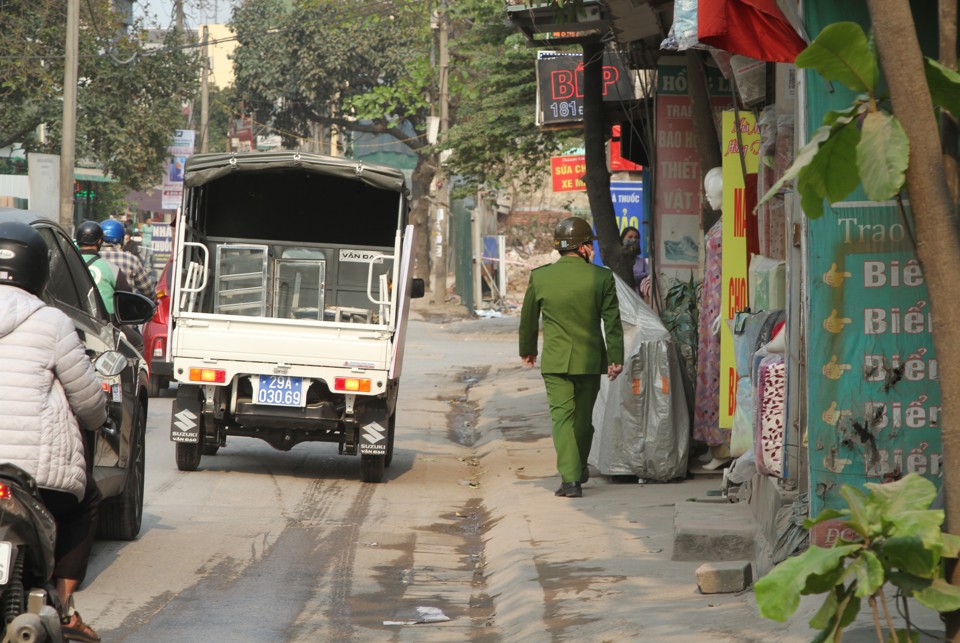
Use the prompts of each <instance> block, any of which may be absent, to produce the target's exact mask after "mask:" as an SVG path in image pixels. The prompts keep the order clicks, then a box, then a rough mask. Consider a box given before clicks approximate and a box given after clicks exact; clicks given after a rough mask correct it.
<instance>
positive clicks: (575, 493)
mask: <svg viewBox="0 0 960 643" xmlns="http://www.w3.org/2000/svg"><path fill="white" fill-rule="evenodd" d="M553 495H555V496H560V497H561V498H582V497H583V490H582V489H580V483H579V482H562V483H560V488H559V489H557V492H556V493H555V494H553Z"/></svg>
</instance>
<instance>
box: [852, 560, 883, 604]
mask: <svg viewBox="0 0 960 643" xmlns="http://www.w3.org/2000/svg"><path fill="white" fill-rule="evenodd" d="M850 569H851V570H852V571H853V573H854V574H856V577H857V588H856V596H857V598H864V597H866V596H870V595H871V594H873V593H874V592H876V591H877V590H878V589H880V588H881V587H883V583H884V572H883V565H881V564H880V561H879V559H877V557H876V555H874V553H873V552H872V551H870V550H869V549H864V550H863V551H862V552H860V556H858V557H857V558H856V559H855V560H854V561H853V562H852V563H851V564H850Z"/></svg>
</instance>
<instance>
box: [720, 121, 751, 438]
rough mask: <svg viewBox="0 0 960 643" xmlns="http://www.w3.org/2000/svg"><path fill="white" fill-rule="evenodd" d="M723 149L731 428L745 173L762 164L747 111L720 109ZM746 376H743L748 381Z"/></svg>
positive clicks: (723, 308) (746, 212)
mask: <svg viewBox="0 0 960 643" xmlns="http://www.w3.org/2000/svg"><path fill="white" fill-rule="evenodd" d="M721 122H722V126H721V127H722V129H721V133H722V135H723V136H722V139H721V140H722V141H723V143H724V145H723V206H722V212H723V219H722V220H723V223H722V241H721V244H722V247H723V256H722V259H721V268H720V271H721V278H720V280H721V284H722V286H721V287H722V293H721V296H720V322H721V323H720V414H719V421H720V428H721V429H729V428H731V427H732V426H733V414H734V412H735V411H736V409H737V380H738V374H737V364H736V359H735V356H734V351H733V331H732V330H731V326H732V323H733V317H734V315H735V314H736V313H737V312H739V311H741V310H743V309H744V308H747V307H748V306H749V305H750V304H749V302H748V300H747V296H748V289H747V268H748V264H749V258H748V257H747V216H752V209H753V208H752V205H751V204H752V203H756V181H753V182H752V188H753V191H752V194H751V193H749V191H748V189H747V183H749V181H748V180H747V177H745V176H744V169H746V173H747V174H748V175H756V173H757V170H758V169H759V165H760V130H759V129H758V128H757V121H756V119H755V118H754V117H753V114H752V113H750V112H746V111H742V112H740V121H739V122H738V121H737V119H736V115H735V113H734V111H733V110H724V112H723V119H722V121H721ZM747 375H748V374H747V373H741V374H740V376H741V377H746V376H747Z"/></svg>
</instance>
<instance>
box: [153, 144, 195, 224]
mask: <svg viewBox="0 0 960 643" xmlns="http://www.w3.org/2000/svg"><path fill="white" fill-rule="evenodd" d="M195 137H196V132H194V131H193V130H190V129H183V130H181V129H178V130H177V131H176V132H175V133H174V135H173V141H172V142H171V143H170V147H169V149H168V151H169V152H170V157H169V158H168V159H167V161H166V164H165V168H164V170H165V171H164V175H163V187H162V188H161V195H160V207H161V208H162V209H164V210H176V209H177V208H179V207H180V200H181V198H182V197H183V166H184V164H185V163H186V161H187V157H188V156H190V155H191V154H193V146H194V140H195Z"/></svg>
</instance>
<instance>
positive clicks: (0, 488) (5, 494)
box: [0, 482, 11, 500]
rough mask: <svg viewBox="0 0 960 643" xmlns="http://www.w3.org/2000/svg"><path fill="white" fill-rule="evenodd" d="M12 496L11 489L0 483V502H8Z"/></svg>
mask: <svg viewBox="0 0 960 643" xmlns="http://www.w3.org/2000/svg"><path fill="white" fill-rule="evenodd" d="M10 496H11V493H10V487H8V486H7V485H5V484H3V483H2V482H0V500H6V499H7V498H9V497H10Z"/></svg>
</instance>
